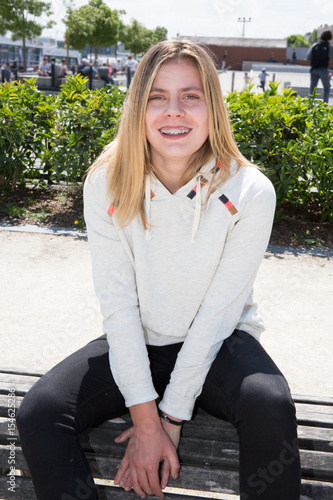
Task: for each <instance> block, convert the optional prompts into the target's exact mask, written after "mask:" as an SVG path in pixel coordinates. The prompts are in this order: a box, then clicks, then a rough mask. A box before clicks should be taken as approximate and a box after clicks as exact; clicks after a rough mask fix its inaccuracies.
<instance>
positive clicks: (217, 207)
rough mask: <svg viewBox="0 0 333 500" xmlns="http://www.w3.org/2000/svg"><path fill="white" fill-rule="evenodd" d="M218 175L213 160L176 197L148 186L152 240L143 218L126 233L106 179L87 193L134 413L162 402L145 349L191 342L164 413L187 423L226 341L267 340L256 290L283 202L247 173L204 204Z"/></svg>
mask: <svg viewBox="0 0 333 500" xmlns="http://www.w3.org/2000/svg"><path fill="white" fill-rule="evenodd" d="M214 166H215V160H211V161H210V162H209V163H208V164H207V165H205V166H204V167H203V168H202V169H201V171H200V174H199V175H197V176H196V177H195V178H194V179H192V180H191V181H190V182H189V183H187V184H186V185H185V186H183V187H182V188H181V189H179V190H178V191H177V192H176V193H174V194H171V193H170V192H169V191H168V190H167V189H166V188H165V187H164V186H163V184H162V183H161V182H160V181H159V180H158V179H156V178H155V177H154V176H151V177H149V178H147V181H146V196H145V211H146V215H147V218H148V220H149V222H150V228H149V230H148V231H144V229H143V226H142V224H141V219H140V216H137V217H136V218H135V219H134V220H133V221H132V222H131V223H130V224H129V225H127V226H125V227H124V228H123V229H119V227H118V225H117V220H116V210H115V212H114V207H113V206H112V205H110V202H108V199H107V196H106V174H105V172H104V171H103V169H100V170H98V171H95V173H93V175H92V176H91V177H90V178H89V179H88V181H86V183H85V187H84V213H85V220H86V224H87V231H88V240H89V246H90V250H91V256H92V270H93V279H94V286H95V290H96V294H97V296H98V299H99V301H100V304H101V311H102V314H103V330H104V332H105V333H106V334H107V339H108V342H109V345H110V366H111V370H112V374H113V376H114V379H115V381H116V383H117V385H118V387H119V389H120V391H121V393H122V394H123V396H124V398H125V402H126V405H127V406H128V407H130V406H132V405H134V404H139V403H144V402H147V401H151V400H154V399H156V398H157V393H156V391H155V388H154V386H153V383H152V378H151V373H150V368H149V360H148V355H147V349H146V344H151V345H167V344H173V343H177V342H183V346H182V348H181V350H180V352H179V355H178V358H177V361H176V365H175V367H174V370H173V372H172V376H171V379H170V382H169V384H168V386H167V388H166V391H165V393H164V396H163V399H162V401H161V402H160V405H159V406H160V408H161V409H162V410H163V411H165V412H167V413H168V414H170V415H172V416H174V417H178V418H181V419H184V420H188V419H190V418H191V415H192V411H193V406H194V403H195V400H196V398H197V397H198V396H199V394H200V392H201V389H202V386H203V384H204V381H205V378H206V375H207V373H208V370H209V368H210V366H211V364H212V362H213V361H214V359H215V357H216V355H217V353H218V351H219V349H220V348H221V345H222V343H223V340H224V339H226V338H227V337H229V336H230V335H231V333H232V332H233V330H234V329H235V328H239V329H242V330H245V331H246V332H248V333H250V334H251V335H253V336H255V337H256V338H257V339H259V336H260V333H261V332H262V331H263V330H264V326H263V322H262V320H261V318H260V316H259V315H258V313H257V305H256V303H255V302H254V300H253V296H252V295H253V293H252V292H253V290H252V287H253V283H254V279H255V276H256V274H257V271H258V267H259V265H260V262H261V260H262V258H263V255H264V252H265V250H266V247H267V244H268V241H269V236H270V233H271V227H272V222H273V216H274V210H275V192H274V189H273V186H272V184H271V182H270V181H269V180H268V179H267V177H265V175H264V174H262V173H261V172H260V171H259V170H257V169H256V168H254V167H241V168H240V169H239V170H238V172H237V173H235V174H234V175H231V176H230V178H229V180H228V181H227V182H226V183H225V184H224V185H223V186H222V187H221V188H219V189H217V190H216V191H215V192H213V193H212V194H211V195H210V197H209V200H208V202H207V204H205V203H204V201H205V197H206V193H207V189H208V184H209V180H210V178H211V177H210V176H211V175H212V173H211V170H212V169H213V168H214ZM235 167H236V165H235V164H234V165H233V166H232V169H231V171H232V173H234V171H235ZM207 181H208V182H207ZM112 212H114V214H113V215H112V216H110V214H112Z"/></svg>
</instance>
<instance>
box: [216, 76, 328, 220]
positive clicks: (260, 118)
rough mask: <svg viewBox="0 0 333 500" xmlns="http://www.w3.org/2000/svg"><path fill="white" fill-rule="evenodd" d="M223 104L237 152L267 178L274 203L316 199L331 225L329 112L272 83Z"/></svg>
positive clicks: (229, 97) (234, 96)
mask: <svg viewBox="0 0 333 500" xmlns="http://www.w3.org/2000/svg"><path fill="white" fill-rule="evenodd" d="M226 104H227V107H228V109H229V112H230V117H231V122H232V126H233V131H234V135H235V139H236V141H237V143H238V146H239V148H240V150H241V151H242V153H243V154H244V156H246V157H247V158H248V159H250V160H251V161H253V162H254V163H256V164H257V165H259V166H261V167H262V169H263V171H264V172H265V173H266V175H267V176H268V177H269V178H270V179H271V181H272V182H273V185H274V187H275V190H276V194H277V202H278V204H282V203H283V202H285V201H289V202H292V203H301V204H303V203H306V202H308V201H316V202H317V203H318V204H321V206H322V209H323V220H326V219H329V220H330V221H331V222H333V201H332V192H333V155H332V151H333V131H332V119H333V111H332V110H333V108H332V107H327V106H326V105H325V104H324V103H322V102H321V101H316V100H313V99H312V98H301V97H295V94H294V93H293V92H292V91H291V90H283V92H282V94H279V93H278V84H274V83H270V88H269V89H268V90H266V92H264V93H263V94H255V93H254V92H252V88H251V87H250V88H249V89H245V90H243V91H242V92H241V93H237V92H232V93H230V94H229V95H228V97H227V98H226Z"/></svg>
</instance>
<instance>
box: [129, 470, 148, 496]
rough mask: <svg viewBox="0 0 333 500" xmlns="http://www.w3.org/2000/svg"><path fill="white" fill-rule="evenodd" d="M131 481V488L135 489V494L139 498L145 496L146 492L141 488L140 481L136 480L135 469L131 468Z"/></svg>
mask: <svg viewBox="0 0 333 500" xmlns="http://www.w3.org/2000/svg"><path fill="white" fill-rule="evenodd" d="M131 481H132V488H133V490H134V491H135V493H136V494H137V495H139V497H141V498H146V493H145V491H144V490H143V489H142V488H141V485H140V482H139V480H138V476H137V473H136V471H135V469H131Z"/></svg>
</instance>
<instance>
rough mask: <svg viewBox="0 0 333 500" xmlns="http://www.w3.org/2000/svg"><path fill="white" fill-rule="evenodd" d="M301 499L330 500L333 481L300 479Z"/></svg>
mask: <svg viewBox="0 0 333 500" xmlns="http://www.w3.org/2000/svg"><path fill="white" fill-rule="evenodd" d="M301 494H302V497H301V498H302V500H303V499H304V500H308V499H309V500H332V498H333V483H328V482H327V483H326V482H325V483H324V482H318V481H307V480H303V481H302V486H301Z"/></svg>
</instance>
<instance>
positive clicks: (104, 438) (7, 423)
mask: <svg viewBox="0 0 333 500" xmlns="http://www.w3.org/2000/svg"><path fill="white" fill-rule="evenodd" d="M38 377H39V374H29V373H22V372H21V373H18V372H16V371H14V370H0V467H1V475H0V492H1V494H0V498H1V500H13V499H15V500H21V499H24V500H33V499H35V498H36V497H35V494H34V490H33V486H32V481H31V479H30V477H29V471H28V468H27V465H26V462H25V460H24V457H23V455H22V451H21V448H20V441H19V436H18V434H17V429H16V425H15V414H16V410H17V408H18V407H19V405H20V403H21V401H22V398H23V396H24V395H25V394H26V392H27V391H28V390H29V388H30V387H31V386H32V385H33V384H34V382H35V381H36V380H37V379H38ZM295 401H296V408H297V419H298V425H299V428H298V432H299V443H300V448H301V463H302V497H301V498H302V499H304V500H312V499H313V500H329V499H330V500H331V499H332V498H333V398H320V400H319V399H316V398H314V397H299V396H295ZM128 425H129V418H128V416H125V417H123V418H121V419H116V420H113V421H108V422H106V423H105V424H103V425H101V426H100V427H98V428H94V429H89V430H88V431H87V432H85V433H84V434H83V435H82V436H81V443H82V445H83V448H84V450H85V453H86V455H87V458H88V461H89V463H90V466H91V469H92V471H93V476H94V479H95V482H96V484H97V488H98V492H99V498H100V499H102V500H108V499H111V498H112V499H113V500H118V499H119V500H126V499H127V500H130V499H131V498H132V500H134V497H135V498H138V497H137V496H136V495H135V493H133V492H129V493H126V492H124V491H123V490H122V489H121V488H117V487H115V486H113V482H112V479H113V478H114V475H115V472H116V470H117V468H118V467H119V464H120V460H121V457H122V455H123V453H124V449H125V446H126V445H125V444H124V445H116V444H115V443H114V441H113V439H114V437H115V436H117V435H118V434H119V433H120V432H121V431H122V430H123V429H125V428H126V427H128ZM212 436H214V439H212ZM179 455H180V459H181V463H182V469H181V472H180V477H179V479H178V480H177V481H172V480H171V481H170V484H169V486H168V488H167V490H166V498H168V499H172V498H174V499H175V500H176V499H178V500H182V499H191V498H193V499H194V498H198V496H199V497H201V498H219V499H224V500H232V499H234V500H236V499H238V498H239V496H238V439H237V435H236V432H235V430H234V428H233V427H232V426H231V425H230V424H228V423H226V422H221V421H219V420H217V419H215V418H214V417H211V416H209V415H207V414H205V413H204V412H202V411H199V413H198V414H197V415H196V416H195V418H194V419H193V420H192V421H190V422H187V423H186V424H185V425H184V427H183V434H182V439H181V443H180V446H179ZM288 456H290V455H288ZM11 467H12V468H11ZM14 469H15V470H14ZM271 473H272V475H273V476H274V474H275V475H277V474H278V473H279V467H276V464H275V469H274V470H273V469H272V471H271ZM11 487H12V489H11V490H10V489H9V488H11ZM281 500H287V499H281Z"/></svg>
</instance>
